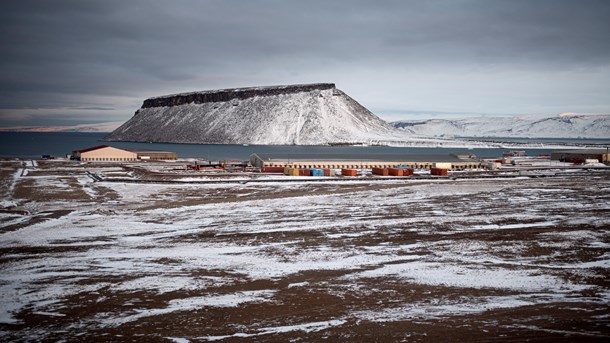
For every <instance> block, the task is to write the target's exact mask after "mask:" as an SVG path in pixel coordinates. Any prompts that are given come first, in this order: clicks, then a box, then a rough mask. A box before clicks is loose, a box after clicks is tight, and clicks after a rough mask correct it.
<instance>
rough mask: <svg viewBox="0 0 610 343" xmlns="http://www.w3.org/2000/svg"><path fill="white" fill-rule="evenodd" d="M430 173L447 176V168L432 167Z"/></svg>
mask: <svg viewBox="0 0 610 343" xmlns="http://www.w3.org/2000/svg"><path fill="white" fill-rule="evenodd" d="M430 175H438V176H447V169H443V168H431V169H430Z"/></svg>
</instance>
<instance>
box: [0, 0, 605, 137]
mask: <svg viewBox="0 0 610 343" xmlns="http://www.w3.org/2000/svg"><path fill="white" fill-rule="evenodd" d="M0 8H1V11H0V33H1V35H0V56H1V57H0V58H1V64H0V68H1V69H0V87H1V90H2V92H1V94H0V115H1V117H0V126H4V127H6V126H17V125H66V124H79V123H94V122H106V121H125V120H127V119H129V118H130V117H131V116H132V115H133V113H134V112H135V111H136V109H138V108H139V107H140V106H141V105H142V101H143V100H144V99H146V98H148V97H152V96H158V95H164V94H172V93H179V92H187V91H196V90H208V89H218V88H232V87H247V86H259V85H277V84H294V83H316V82H333V83H335V84H336V85H337V88H339V89H341V90H343V91H345V92H346V93H347V94H348V95H350V96H352V97H353V98H354V99H356V100H357V101H358V102H360V103H361V104H363V105H364V106H366V107H367V108H368V109H370V110H371V111H372V112H374V113H375V114H377V115H379V116H380V117H382V118H384V119H386V120H397V119H419V118H428V117H438V116H444V117H447V116H451V115H459V116H470V115H479V114H485V115H555V114H558V113H560V112H593V113H600V112H601V113H610V1H606V0H600V1H593V0H571V1H560V0H546V1H545V0H524V1H519V0H510V1H508V0H506V1H503V0H502V1H500V0H498V1H493V0H480V1H479V0H472V1H468V0H464V1H460V0H445V1H443V0H439V1H423V0H422V1H419V0H418V1H405V0H400V1H337V0H333V1H302V0H301V1H286V0H276V1H246V0H244V1H228V0H219V1H194V0H193V1H178V0H173V1H169V0H168V1H148V0H147V1H109V0H104V1H82V0H74V1H27V0H18V1H12V0H10V1H7V0H3V1H2V5H1V7H0Z"/></svg>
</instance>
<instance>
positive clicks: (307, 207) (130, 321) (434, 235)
mask: <svg viewBox="0 0 610 343" xmlns="http://www.w3.org/2000/svg"><path fill="white" fill-rule="evenodd" d="M0 166H1V168H2V169H1V170H0V171H1V173H2V183H0V191H1V194H2V197H3V199H2V203H1V204H2V206H3V208H2V211H0V225H1V227H2V229H1V231H0V252H1V254H0V256H1V257H0V263H1V268H2V274H1V276H0V339H1V340H3V341H15V340H23V341H45V340H52V341H73V340H78V341H87V340H106V341H133V340H136V341H167V342H187V341H237V340H242V339H243V340H256V341H289V340H302V341H320V340H324V339H327V340H329V341H374V340H384V341H396V340H405V341H431V340H440V341H460V340H465V339H471V340H472V339H474V340H476V339H479V340H484V339H490V337H491V338H495V339H503V338H505V339H509V338H510V339H513V340H526V339H530V340H546V339H548V340H556V339H562V340H572V339H575V340H584V339H591V340H603V339H608V337H609V336H610V325H609V324H608V323H610V282H609V280H610V278H609V277H610V173H608V172H607V171H599V170H598V171H590V172H589V173H588V174H586V175H582V173H574V175H572V176H570V175H568V174H566V175H564V176H560V177H547V178H530V177H527V176H521V177H516V178H513V179H472V180H449V179H445V180H387V181H375V182H366V181H358V182H333V181H330V182H329V181H327V182H295V183H281V182H267V183H258V184H250V183H249V184H239V183H235V184H201V183H193V184H155V183H142V184H133V183H122V182H94V181H93V180H92V179H91V178H89V177H88V176H87V174H86V171H88V169H87V167H83V166H79V165H77V164H70V163H69V162H66V163H65V164H64V163H51V162H40V163H39V164H38V165H23V164H22V163H21V162H15V161H13V162H8V161H5V162H3V163H2V164H1V165H0ZM24 169H25V170H27V173H24V172H23V170H24ZM90 171H93V172H97V173H104V172H107V173H109V174H117V175H118V174H120V173H121V168H120V167H110V166H108V167H99V168H95V169H92V170H90ZM125 175H126V177H128V176H129V172H127V171H125Z"/></svg>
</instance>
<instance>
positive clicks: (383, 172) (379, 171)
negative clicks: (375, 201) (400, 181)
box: [372, 168, 388, 176]
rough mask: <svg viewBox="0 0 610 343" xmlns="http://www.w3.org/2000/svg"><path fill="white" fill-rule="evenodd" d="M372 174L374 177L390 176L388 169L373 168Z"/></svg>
mask: <svg viewBox="0 0 610 343" xmlns="http://www.w3.org/2000/svg"><path fill="white" fill-rule="evenodd" d="M372 172H373V175H381V176H388V170H387V169H386V168H373V169H372Z"/></svg>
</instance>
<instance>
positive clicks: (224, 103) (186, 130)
mask: <svg viewBox="0 0 610 343" xmlns="http://www.w3.org/2000/svg"><path fill="white" fill-rule="evenodd" d="M401 135H404V133H402V132H399V131H398V130H395V129H394V128H393V127H392V126H391V125H390V124H388V123H386V122H385V121H383V120H381V119H380V118H378V117H377V116H375V115H374V114H372V113H371V112H370V111H368V110H367V109H366V108H364V107H363V106H362V105H360V104H359V103H358V102H356V101H355V100H354V99H352V98H351V97H349V96H348V95H346V94H345V93H343V92H342V91H340V90H338V89H336V88H335V86H334V84H312V85H294V86H274V87H257V88H238V89H225V90H218V91H206V92H195V93H184V94H177V95H168V96H164V97H156V98H150V99H147V100H146V101H145V102H144V105H143V106H142V108H141V109H139V110H138V111H137V112H136V114H135V115H134V116H133V117H132V118H131V119H130V120H129V121H127V122H126V123H125V124H123V125H122V126H120V127H119V128H118V129H116V130H115V131H114V132H112V133H111V134H110V135H109V136H108V137H107V138H106V139H107V140H110V141H140V142H148V141H150V142H171V143H208V144H278V145H280V144H282V145H284V144H287V145H290V144H296V145H317V144H328V143H354V142H360V143H363V142H364V143H368V142H372V141H377V140H387V139H389V138H390V139H391V138H392V137H399V136H401Z"/></svg>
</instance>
